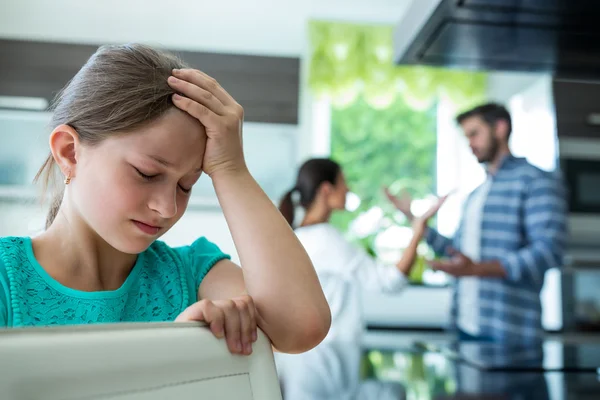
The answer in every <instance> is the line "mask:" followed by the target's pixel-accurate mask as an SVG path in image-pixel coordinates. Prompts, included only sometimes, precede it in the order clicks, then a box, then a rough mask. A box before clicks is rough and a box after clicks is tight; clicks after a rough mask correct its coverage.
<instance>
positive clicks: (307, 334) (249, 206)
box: [169, 70, 331, 353]
mask: <svg viewBox="0 0 600 400" xmlns="http://www.w3.org/2000/svg"><path fill="white" fill-rule="evenodd" d="M173 75H174V76H173V77H171V78H169V84H170V85H171V87H172V88H173V89H174V90H175V92H177V93H180V94H181V95H178V94H176V95H174V96H173V102H174V104H175V105H176V106H177V107H178V108H180V109H181V110H183V111H186V112H187V113H188V114H190V115H191V116H193V117H194V118H197V119H198V120H199V121H200V123H201V124H202V125H203V126H204V127H205V129H206V135H207V142H206V150H205V153H204V159H203V170H204V172H205V173H207V174H208V175H209V176H210V177H211V178H212V181H213V185H214V187H215V191H216V193H217V196H218V198H219V203H220V204H221V207H222V209H223V213H224V214H225V218H226V220H227V224H228V225H229V229H230V230H231V233H232V236H233V240H234V243H235V246H236V249H237V251H238V254H239V256H240V260H241V264H242V269H241V272H239V270H237V271H236V270H234V269H233V268H235V267H234V266H233V265H232V264H231V263H229V262H228V263H225V262H220V263H219V264H218V265H216V266H215V267H213V270H212V271H211V272H209V273H208V274H207V276H206V277H205V278H204V279H203V281H202V283H201V285H200V289H199V294H200V297H201V298H202V299H208V300H211V299H216V298H223V295H227V296H240V295H243V294H244V293H247V294H248V295H249V296H250V297H251V298H252V301H253V306H251V307H250V308H256V314H257V315H255V316H254V315H253V316H252V317H253V318H251V319H256V322H257V323H258V325H259V327H260V328H261V329H262V330H263V331H264V332H265V333H266V334H267V335H268V336H269V338H270V339H271V341H272V343H273V345H274V346H275V347H276V348H277V349H278V350H280V351H282V352H289V353H294V352H303V351H306V350H309V349H311V348H312V347H314V346H316V345H317V344H318V343H319V342H320V341H321V340H322V339H323V338H324V337H325V336H326V335H327V332H328V331H329V326H330V323H331V314H330V311H329V306H328V304H327V301H326V299H325V296H324V295H323V291H322V289H321V285H320V283H319V280H318V278H317V275H316V272H315V270H314V268H313V265H312V263H311V261H310V259H309V257H308V255H307V254H306V251H305V250H304V248H303V247H302V245H301V244H300V242H299V240H298V239H297V238H296V235H295V234H294V232H293V231H292V229H291V228H290V227H289V225H288V224H287V222H286V221H285V220H284V218H283V217H282V216H281V214H280V213H279V211H278V210H277V208H275V206H274V205H273V203H272V202H271V200H270V199H269V198H268V197H267V195H266V194H265V193H264V192H263V191H262V189H261V188H260V186H259V185H258V184H257V183H256V181H255V180H254V179H253V178H252V176H251V175H250V173H249V171H248V169H247V167H246V164H245V162H244V157H243V150H242V138H241V135H242V121H243V109H242V107H241V106H240V105H239V104H237V102H235V100H234V99H233V98H232V97H231V96H230V95H229V94H228V93H227V92H226V91H225V90H224V89H223V88H221V87H220V86H219V85H218V83H217V82H216V81H215V80H214V79H212V78H210V77H209V76H207V75H205V74H204V73H202V72H200V71H196V70H174V71H173ZM265 151H267V149H265ZM242 273H243V276H242ZM213 288H219V289H218V290H215V289H213ZM234 302H235V301H234ZM241 303H243V304H242V305H241V306H239V307H242V308H247V307H248V302H247V299H246V301H243V302H241ZM205 307H207V306H205ZM210 307H213V306H212V305H210ZM232 307H233V305H232V302H229V303H222V302H219V303H218V308H220V309H224V308H227V310H230V309H232ZM239 307H238V308H239ZM211 309H212V308H211ZM207 310H208V309H202V310H201V311H202V312H201V313H200V317H201V318H204V319H205V320H206V315H205V314H206V312H207ZM215 310H216V309H215ZM208 312H211V311H210V310H208ZM215 313H217V311H215ZM234 314H235V313H231V314H230V315H234ZM240 315H241V317H238V318H240V319H241V318H247V316H248V313H247V312H241V313H240ZM224 318H225V319H228V318H229V319H230V320H231V319H232V318H236V317H235V316H232V317H228V316H227V313H225V317H224ZM229 322H232V321H229ZM227 324H228V322H227V321H225V325H226V326H225V330H227V329H228V328H227ZM239 325H240V322H239V321H237V322H235V323H231V330H233V329H239V328H234V326H239ZM241 325H242V326H243V325H245V324H244V321H242V322H241ZM246 325H248V324H246ZM242 329H243V327H242ZM228 335H229V334H228V333H227V332H226V336H228Z"/></svg>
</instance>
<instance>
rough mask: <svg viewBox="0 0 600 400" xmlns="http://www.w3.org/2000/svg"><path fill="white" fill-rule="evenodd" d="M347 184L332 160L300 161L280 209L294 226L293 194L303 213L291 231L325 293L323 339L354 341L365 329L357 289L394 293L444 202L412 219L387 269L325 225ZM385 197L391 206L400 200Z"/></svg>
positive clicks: (404, 280) (342, 198)
mask: <svg viewBox="0 0 600 400" xmlns="http://www.w3.org/2000/svg"><path fill="white" fill-rule="evenodd" d="M347 193H348V186H347V185H346V180H345V178H344V174H343V172H342V170H341V168H340V166H339V164H337V163H336V162H334V161H332V160H330V159H320V158H316V159H311V160H308V161H307V162H305V163H304V164H303V165H302V167H301V168H300V171H299V172H298V177H297V180H296V185H295V186H294V188H293V189H292V190H290V191H289V192H288V193H287V194H286V195H285V196H284V198H283V199H282V201H281V204H280V206H279V210H280V211H281V213H282V214H283V216H284V217H285V218H286V219H287V221H288V223H289V224H290V225H292V227H294V226H293V225H294V217H295V208H296V204H294V201H293V199H294V197H298V198H299V204H298V206H300V207H301V208H303V209H304V211H305V214H304V217H303V219H302V221H301V222H300V224H299V226H298V227H296V228H295V232H296V235H297V236H298V238H299V239H300V242H302V244H303V245H304V248H305V249H306V251H307V253H308V255H309V257H310V258H311V260H312V262H313V265H314V267H315V270H316V271H317V275H318V276H319V280H320V282H321V285H322V287H323V291H324V293H325V297H326V298H327V301H328V303H329V306H330V309H331V316H332V324H331V329H330V331H329V334H328V335H327V337H326V339H325V340H333V339H335V340H344V341H352V342H358V341H359V340H360V335H361V334H362V332H363V329H364V317H363V314H362V310H361V301H360V293H361V291H362V290H363V289H367V290H374V291H384V292H397V291H400V290H402V288H403V287H404V286H405V285H406V283H407V275H408V274H409V273H410V270H411V268H412V265H413V264H414V261H415V257H416V254H417V246H418V244H419V241H420V240H421V239H422V237H423V235H424V233H425V229H426V226H427V221H428V219H429V218H431V217H432V216H433V215H434V214H435V213H436V212H437V211H438V209H439V208H440V207H441V206H442V204H443V203H444V201H445V199H446V197H441V198H439V200H438V201H437V202H436V204H434V205H433V206H432V207H431V208H430V209H429V210H428V211H427V212H426V213H425V214H424V215H422V216H421V217H418V218H414V219H413V223H412V228H413V237H412V240H411V241H410V244H409V245H408V247H407V248H406V249H405V251H404V252H403V254H402V257H401V258H400V260H398V262H397V263H396V264H395V265H394V266H393V267H392V266H389V265H384V264H383V263H381V262H379V261H377V260H375V259H373V258H372V257H371V256H370V255H369V254H368V253H367V252H366V251H365V250H364V249H362V248H360V247H358V246H354V245H352V244H351V243H349V242H348V241H347V240H346V239H344V237H343V236H342V234H341V233H340V232H339V231H338V230H337V229H336V228H334V227H333V226H332V225H331V224H329V220H330V218H331V214H332V212H333V211H335V210H344V209H345V205H346V195H347ZM386 195H387V196H388V198H389V199H390V200H391V201H392V203H393V204H394V205H395V206H396V207H401V206H403V205H404V199H402V198H396V197H394V196H392V195H391V194H390V193H389V191H387V190H386Z"/></svg>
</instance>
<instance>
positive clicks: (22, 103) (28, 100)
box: [0, 96, 49, 111]
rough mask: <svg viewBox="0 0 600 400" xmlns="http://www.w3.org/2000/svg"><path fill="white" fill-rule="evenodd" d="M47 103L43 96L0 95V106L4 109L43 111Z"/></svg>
mask: <svg viewBox="0 0 600 400" xmlns="http://www.w3.org/2000/svg"><path fill="white" fill-rule="evenodd" d="M48 105H49V103H48V100H46V99H45V98H43V97H25V96H0V108H5V109H13V110H30V111H44V110H46V109H47V108H48Z"/></svg>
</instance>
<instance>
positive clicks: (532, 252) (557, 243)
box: [500, 175, 567, 287]
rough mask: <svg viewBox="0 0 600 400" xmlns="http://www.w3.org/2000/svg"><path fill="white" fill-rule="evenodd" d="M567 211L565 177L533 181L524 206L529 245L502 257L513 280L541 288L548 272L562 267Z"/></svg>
mask: <svg viewBox="0 0 600 400" xmlns="http://www.w3.org/2000/svg"><path fill="white" fill-rule="evenodd" d="M566 210H567V206H566V199H565V190H564V186H563V183H562V180H560V179H557V178H554V177H552V176H550V175H543V176H541V177H537V178H536V179H533V180H532V181H531V182H530V183H529V185H528V189H527V191H526V193H525V200H524V207H523V213H524V215H523V218H524V227H525V236H526V243H527V245H526V246H525V247H523V248H522V249H520V250H519V251H517V252H513V253H508V254H507V255H506V256H504V257H502V258H501V259H500V263H501V264H502V266H503V267H504V269H505V270H506V273H507V277H508V279H509V280H510V281H514V282H523V281H527V282H531V283H532V284H534V285H535V286H537V287H541V286H542V284H543V282H544V274H545V272H546V271H547V270H548V269H550V268H555V267H561V266H562V261H563V255H564V249H565V242H566V234H567V232H566V231H567V228H566Z"/></svg>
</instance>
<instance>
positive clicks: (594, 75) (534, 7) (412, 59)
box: [394, 0, 600, 79]
mask: <svg viewBox="0 0 600 400" xmlns="http://www.w3.org/2000/svg"><path fill="white" fill-rule="evenodd" d="M394 52H395V61H396V63H397V64H422V65H433V66H444V67H457V68H462V69H475V70H497V71H523V72H525V71H529V72H544V73H552V74H553V75H555V76H561V77H566V78H578V79H600V1H599V0H413V2H412V5H411V6H410V8H409V9H408V11H407V12H406V14H405V15H404V17H403V19H402V20H401V21H400V23H399V24H398V26H397V27H396V30H395V33H394Z"/></svg>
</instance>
